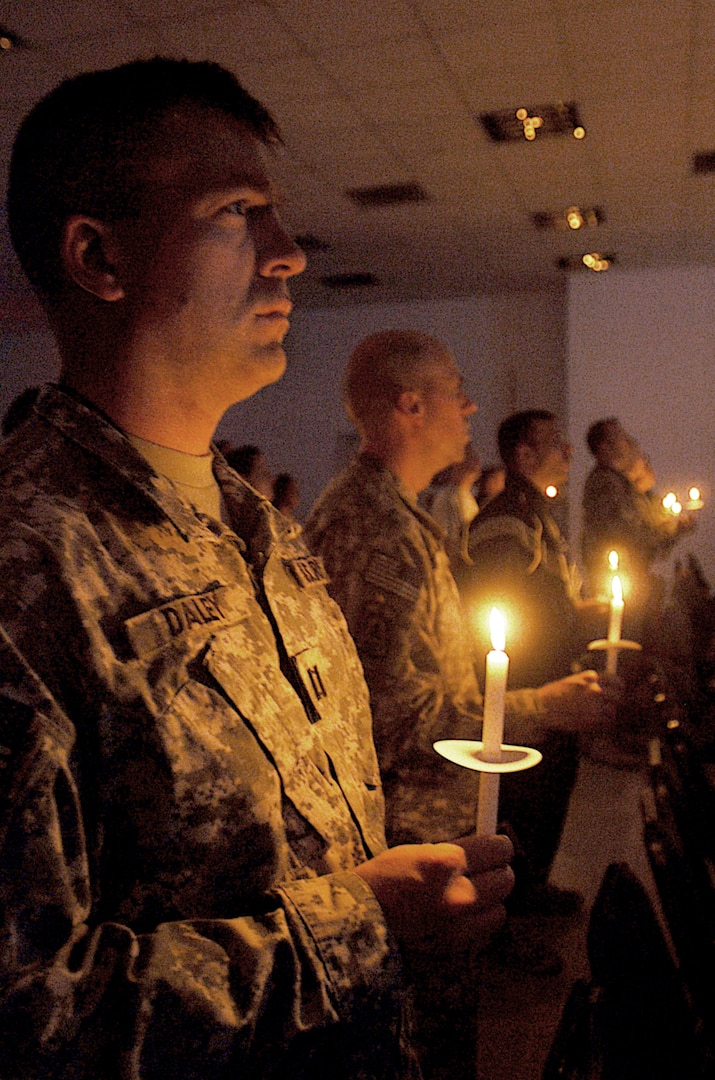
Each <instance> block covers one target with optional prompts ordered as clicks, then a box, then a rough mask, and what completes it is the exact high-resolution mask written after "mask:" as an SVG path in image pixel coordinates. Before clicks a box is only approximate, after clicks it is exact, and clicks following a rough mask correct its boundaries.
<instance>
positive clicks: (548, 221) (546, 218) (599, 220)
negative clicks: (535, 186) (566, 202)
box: [531, 206, 606, 231]
mask: <svg viewBox="0 0 715 1080" xmlns="http://www.w3.org/2000/svg"><path fill="white" fill-rule="evenodd" d="M531 220H532V221H533V222H534V225H535V226H536V228H537V229H556V230H560V231H565V230H568V229H571V230H577V229H583V228H591V229H593V228H595V227H596V226H598V225H603V223H604V222H605V220H606V214H605V211H604V210H603V208H602V207H600V206H587V207H579V206H568V207H567V208H566V209H565V210H558V211H556V213H550V212H545V211H537V213H535V214H533V215H532V219H531Z"/></svg>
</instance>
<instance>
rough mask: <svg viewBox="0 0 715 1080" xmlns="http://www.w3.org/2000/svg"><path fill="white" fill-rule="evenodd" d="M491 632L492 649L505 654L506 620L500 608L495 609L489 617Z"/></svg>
mask: <svg viewBox="0 0 715 1080" xmlns="http://www.w3.org/2000/svg"><path fill="white" fill-rule="evenodd" d="M489 632H490V633H491V635H492V648H493V649H496V651H497V652H504V649H505V648H506V619H505V618H504V616H503V615H502V613H501V611H499V609H498V608H495V607H493V608H492V612H491V615H490V616H489Z"/></svg>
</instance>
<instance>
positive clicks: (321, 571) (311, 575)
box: [283, 555, 330, 589]
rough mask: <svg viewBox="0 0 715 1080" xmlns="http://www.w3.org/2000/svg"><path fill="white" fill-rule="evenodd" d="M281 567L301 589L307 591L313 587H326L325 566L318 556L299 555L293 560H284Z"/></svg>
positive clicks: (327, 577) (328, 579)
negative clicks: (283, 567)
mask: <svg viewBox="0 0 715 1080" xmlns="http://www.w3.org/2000/svg"><path fill="white" fill-rule="evenodd" d="M283 565H284V566H285V568H286V570H287V571H288V572H289V573H290V574H291V575H292V576H293V578H294V579H295V580H296V582H297V583H298V585H299V586H300V588H301V589H309V588H311V587H312V586H314V585H327V584H328V582H329V581H330V577H329V576H328V572H327V570H326V569H325V564H324V563H323V560H322V559H321V558H320V556H318V555H300V556H298V557H297V558H295V559H284V560H283Z"/></svg>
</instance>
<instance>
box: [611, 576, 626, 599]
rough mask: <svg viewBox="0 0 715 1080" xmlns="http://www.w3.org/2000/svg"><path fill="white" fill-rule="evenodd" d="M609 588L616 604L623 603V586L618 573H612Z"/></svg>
mask: <svg viewBox="0 0 715 1080" xmlns="http://www.w3.org/2000/svg"><path fill="white" fill-rule="evenodd" d="M611 589H612V591H613V599H614V600H615V602H616V603H617V604H622V603H623V586H622V585H621V579H620V578H619V576H618V574H614V575H613V581H612V582H611Z"/></svg>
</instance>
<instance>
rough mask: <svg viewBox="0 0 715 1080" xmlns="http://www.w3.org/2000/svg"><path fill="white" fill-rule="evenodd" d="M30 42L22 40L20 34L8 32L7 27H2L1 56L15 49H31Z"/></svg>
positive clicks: (0, 33) (0, 38)
mask: <svg viewBox="0 0 715 1080" xmlns="http://www.w3.org/2000/svg"><path fill="white" fill-rule="evenodd" d="M29 48H30V42H29V41H27V40H26V39H25V38H21V37H20V35H19V34H16V33H14V31H12V30H8V28H7V27H6V26H0V54H2V53H4V52H5V53H8V52H11V51H12V50H13V49H29Z"/></svg>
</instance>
